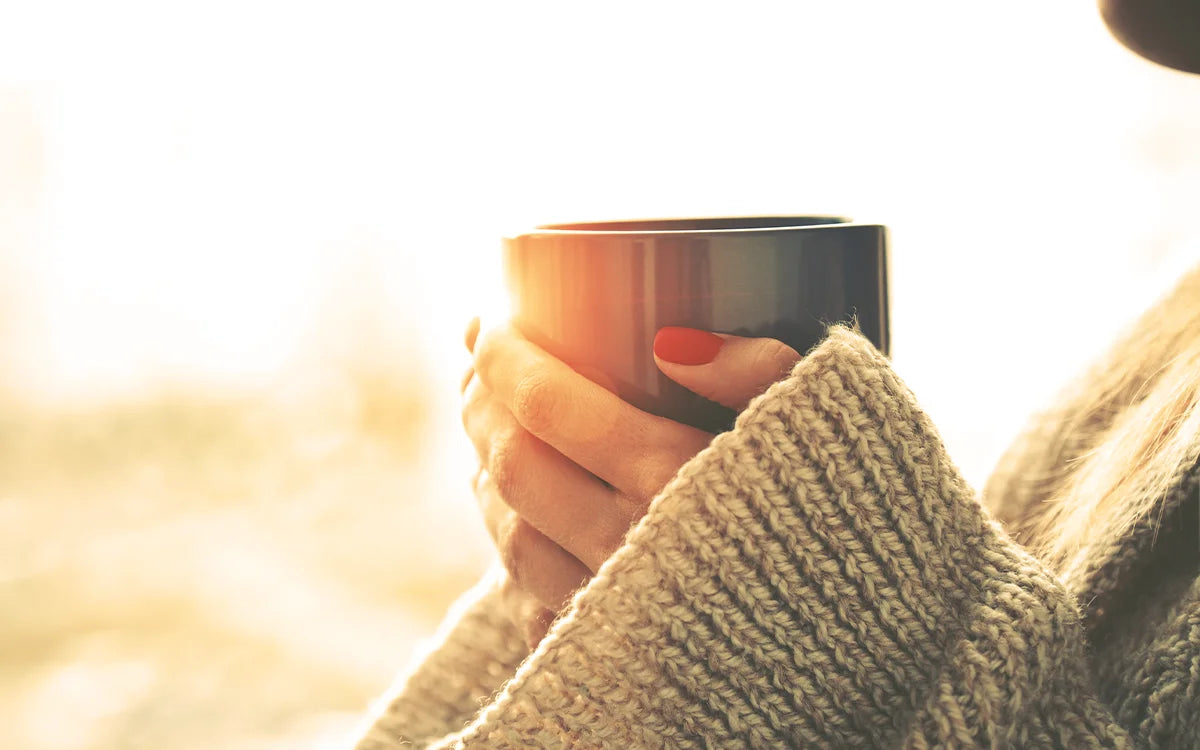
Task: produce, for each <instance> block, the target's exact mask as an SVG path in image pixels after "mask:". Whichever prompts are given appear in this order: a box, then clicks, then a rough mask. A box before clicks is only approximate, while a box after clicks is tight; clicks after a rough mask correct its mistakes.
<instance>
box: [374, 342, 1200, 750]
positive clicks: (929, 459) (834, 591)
mask: <svg viewBox="0 0 1200 750" xmlns="http://www.w3.org/2000/svg"><path fill="white" fill-rule="evenodd" d="M1035 433H1036V431H1035ZM1029 439H1030V440H1034V439H1036V437H1031V438H1029ZM1198 439H1200V436H1198ZM1036 453H1037V450H1036V446H1033V447H1030V446H1029V445H1024V446H1021V449H1020V450H1017V451H1014V452H1013V455H1017V456H1019V455H1032V454H1036ZM1005 472H1006V473H1005V474H1003V475H1001V476H999V477H998V478H996V479H994V480H993V483H992V486H991V487H989V496H994V497H995V499H994V502H995V503H996V504H997V505H1000V506H1005V505H1009V504H1020V503H1022V502H1027V501H1028V498H1026V497H1021V496H1020V492H1021V490H1020V482H1018V481H1013V480H1014V478H1017V479H1019V477H1020V472H1021V462H1020V461H1019V460H1016V459H1014V460H1010V461H1009V462H1008V465H1007V466H1006V468H1005ZM1196 474H1197V472H1196V471H1195V470H1194V469H1192V468H1190V467H1189V468H1188V469H1187V470H1186V471H1181V473H1180V476H1179V482H1178V487H1177V489H1176V491H1175V492H1173V493H1172V494H1171V495H1170V496H1168V497H1166V498H1164V499H1163V500H1162V505H1161V513H1158V514H1156V516H1155V518H1154V519H1153V523H1152V522H1150V521H1147V523H1145V524H1142V525H1141V526H1138V527H1136V528H1134V529H1132V530H1127V531H1125V532H1123V533H1122V534H1121V535H1119V536H1113V537H1112V538H1110V539H1107V540H1106V541H1105V543H1104V544H1100V545H1097V547H1096V553H1095V559H1094V564H1092V565H1089V566H1085V570H1084V572H1082V573H1080V574H1079V577H1078V578H1077V579H1075V580H1060V579H1059V578H1057V577H1056V576H1055V575H1052V574H1051V573H1050V572H1048V570H1047V569H1046V568H1045V567H1044V566H1043V565H1042V564H1041V563H1040V562H1039V561H1038V560H1037V559H1035V558H1034V557H1033V556H1031V554H1029V553H1028V552H1026V551H1025V550H1024V549H1023V548H1022V547H1021V546H1020V545H1018V544H1017V543H1015V542H1014V541H1013V540H1012V539H1011V538H1010V537H1009V536H1008V535H1007V534H1006V532H1005V531H1004V530H1003V528H1002V527H1001V526H1000V524H999V523H998V522H997V521H995V520H993V519H992V517H991V515H990V514H989V512H988V511H987V510H985V508H984V506H983V505H982V504H981V502H980V500H979V499H978V497H977V495H976V493H975V492H973V491H972V489H971V488H970V487H968V486H967V483H966V482H965V481H964V480H963V479H962V477H961V476H960V474H959V472H958V470H957V469H956V468H955V466H954V464H952V463H951V462H950V460H949V459H948V458H947V456H946V453H945V450H944V449H943V446H942V442H941V440H940V438H939V437H938V435H937V433H936V432H935V430H934V428H933V425H932V424H931V423H930V421H929V419H928V418H927V417H926V416H925V415H924V414H923V413H922V412H921V410H920V409H919V408H918V406H917V403H916V401H915V400H914V398H913V396H912V394H911V393H910V392H909V390H908V389H907V387H905V385H904V384H903V383H902V382H901V381H900V380H899V378H898V377H897V376H896V374H895V373H894V372H893V370H892V369H891V367H890V365H889V363H888V361H887V360H886V359H884V358H883V357H882V356H881V355H880V354H879V353H878V352H877V351H876V350H875V349H874V348H873V347H872V346H871V345H870V344H869V343H868V342H867V341H866V340H864V339H863V338H861V337H860V336H858V335H857V334H854V333H852V332H850V331H848V330H845V329H834V330H833V331H832V332H831V334H830V335H829V337H828V338H827V340H826V341H825V342H824V343H823V344H821V345H820V346H819V347H817V348H816V349H814V350H813V351H812V352H810V353H809V354H808V355H807V356H806V357H805V358H804V359H803V360H802V361H801V362H800V363H799V364H798V365H797V366H796V368H795V370H794V371H793V373H792V374H791V376H790V377H789V378H787V379H786V380H784V381H782V382H780V383H777V384H775V385H774V386H773V387H771V389H770V390H768V391H767V393H765V394H764V395H763V396H761V397H760V398H758V399H757V400H756V401H755V402H754V403H753V404H751V406H750V407H749V408H748V409H747V410H746V411H745V412H744V413H743V414H742V415H741V416H740V417H739V418H738V421H737V425H736V427H735V429H734V430H732V431H731V432H727V433H725V434H722V435H720V436H718V437H717V438H716V439H715V440H714V441H713V442H712V444H711V445H710V447H708V448H707V449H705V450H704V451H703V452H701V453H700V454H699V455H697V456H696V457H695V458H694V459H693V460H691V461H690V462H689V463H688V464H686V465H685V466H684V467H683V468H682V469H681V470H680V471H679V473H678V474H677V475H676V477H675V478H674V479H673V480H672V481H671V482H670V483H669V484H668V485H667V486H666V488H665V489H663V491H662V492H661V494H660V495H659V496H658V497H657V498H656V500H655V501H654V503H653V504H652V505H651V506H650V508H649V511H648V512H647V514H646V516H645V517H644V518H643V519H642V520H641V521H640V522H639V523H638V524H637V525H636V526H635V527H634V528H633V529H631V531H630V533H629V535H628V536H627V538H626V543H625V544H624V546H623V547H621V549H620V550H618V551H617V552H616V553H615V554H614V555H613V556H612V557H611V558H610V559H609V561H608V562H607V563H606V564H605V565H604V566H603V567H602V568H601V570H600V571H599V572H598V573H597V574H596V576H595V577H594V578H593V579H592V581H591V582H590V584H589V585H588V586H587V587H586V588H584V589H583V590H582V591H580V592H579V593H578V594H577V595H576V596H575V597H574V599H573V601H572V603H571V604H570V606H569V608H568V609H567V610H566V611H565V612H564V614H563V615H562V616H561V617H560V618H559V619H558V620H557V622H556V623H555V624H554V626H553V627H552V629H551V631H550V634H549V635H548V636H547V637H546V638H545V639H544V640H543V641H542V642H541V643H540V645H539V646H538V647H537V648H536V650H535V651H534V652H533V653H527V650H526V649H525V647H524V646H523V645H522V638H521V634H520V633H519V632H518V631H517V630H516V629H515V628H514V627H513V626H512V625H510V624H509V623H508V622H507V621H506V619H505V618H504V617H503V615H501V614H500V613H499V611H498V609H497V608H496V606H495V601H496V598H497V596H498V594H497V589H496V584H495V581H494V580H493V579H490V578H489V579H485V580H484V581H482V582H481V583H480V584H479V586H477V587H476V588H475V589H474V590H472V591H471V592H469V593H468V594H467V595H466V596H465V597H464V598H463V599H462V600H460V602H459V604H458V605H457V606H456V607H455V609H454V610H453V611H452V613H451V614H450V615H449V617H448V618H447V620H446V622H445V623H444V624H443V626H442V628H441V630H440V631H439V633H438V635H437V636H436V638H435V642H434V643H433V645H432V649H431V651H430V652H429V653H428V655H427V656H426V657H425V658H424V659H423V660H421V661H420V662H419V663H418V664H417V665H416V667H415V668H414V669H413V670H412V671H411V672H409V673H408V674H406V675H405V676H404V677H403V678H402V679H401V680H399V681H398V682H397V686H396V688H394V690H393V691H392V693H390V694H389V695H388V696H386V698H385V699H384V700H382V701H380V703H379V704H378V707H377V710H376V712H375V713H374V714H373V715H372V716H371V717H370V721H369V724H368V728H367V729H366V731H365V733H364V734H363V736H362V737H361V738H360V739H359V744H358V748H359V750H384V749H385V748H395V747H409V746H419V747H469V748H537V747H588V748H621V749H622V750H625V749H628V748H642V747H681V748H698V747H708V748H712V747H721V748H726V747H731V748H741V747H761V748H778V747H795V746H803V747H819V748H825V747H909V748H926V747H933V746H939V747H941V746H948V747H974V746H987V747H1012V748H1035V747H1036V748H1041V747H1047V748H1087V747H1142V746H1146V747H1200V693H1198V691H1200V580H1198V578H1197V571H1198V566H1197V557H1198V553H1200V540H1198V539H1197V524H1198V519H1197V511H1196V503H1197V494H1198V492H1197V487H1196V482H1197V478H1196ZM1159 522H1161V525H1158V524H1159ZM1156 530H1157V532H1156ZM1148 570H1149V571H1151V574H1147V571H1148ZM1098 602H1099V603H1102V604H1103V606H1101V604H1097V603H1098ZM1106 608H1107V609H1106Z"/></svg>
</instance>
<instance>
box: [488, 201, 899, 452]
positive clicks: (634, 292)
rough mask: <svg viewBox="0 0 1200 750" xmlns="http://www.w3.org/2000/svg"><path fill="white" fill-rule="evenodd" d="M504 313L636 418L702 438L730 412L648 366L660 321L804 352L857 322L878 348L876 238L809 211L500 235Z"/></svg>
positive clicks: (864, 228)
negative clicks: (647, 415)
mask: <svg viewBox="0 0 1200 750" xmlns="http://www.w3.org/2000/svg"><path fill="white" fill-rule="evenodd" d="M504 268H505V277H506V282H507V285H508V290H509V294H510V296H511V301H512V310H513V316H514V319H515V321H516V324H517V326H518V327H519V328H520V329H521V331H522V332H523V333H525V335H526V336H528V337H529V338H530V339H531V340H532V341H534V342H535V343H537V344H538V345H540V346H541V347H543V348H544V349H546V350H547V351H549V352H550V353H551V354H553V355H555V356H556V357H558V358H560V359H562V360H563V361H565V362H567V363H568V364H570V365H571V366H573V367H575V368H576V369H577V370H580V371H581V372H584V373H585V374H588V375H589V377H593V378H594V379H597V380H598V381H601V382H604V384H605V385H607V386H608V387H609V388H611V389H613V390H614V391H615V392H616V393H617V394H618V395H620V396H621V397H622V398H624V399H625V400H626V401H629V402H630V403H632V404H634V405H635V406H637V407H638V408H640V409H643V410H645V411H648V412H651V413H653V414H658V415H660V416H664V417H669V418H671V419H674V420H677V421H680V422H685V423H687V424H691V425H694V426H696V427H699V428H701V429H705V430H709V431H713V432H716V431H721V430H725V429H728V428H729V427H730V426H732V424H733V418H734V414H733V412H732V411H730V410H729V409H726V408H725V407H722V406H719V405H717V404H714V403H712V402H710V401H707V400H706V399H703V398H701V397H699V396H697V395H695V394H693V393H691V392H690V391H688V390H686V389H685V388H683V387H682V386H680V385H678V384H676V383H675V382H674V381H671V380H669V379H668V378H667V377H666V376H664V375H663V374H662V373H660V372H659V370H658V368H657V367H656V366H655V364H654V356H653V352H652V346H653V342H654V335H655V333H657V331H658V330H659V329H660V328H663V327H664V326H687V327H690V328H702V329H705V330H711V331H717V332H721V333H731V334H736V335H738V336H770V337H772V338H777V339H780V340H782V341H784V342H786V343H787V344H789V345H790V346H792V347H793V348H795V349H796V350H797V351H799V352H801V353H804V352H806V351H808V349H810V348H811V347H812V346H813V345H814V344H816V343H818V342H819V341H820V340H821V338H822V337H823V336H824V331H825V327H826V326H827V325H828V324H829V323H832V322H836V321H850V320H857V322H858V326H859V328H860V330H861V331H862V332H863V334H864V335H865V336H866V337H867V338H868V339H870V340H871V341H872V342H873V343H874V344H875V346H876V347H878V348H879V349H880V351H882V352H883V353H884V354H887V353H888V345H889V342H888V283H887V268H888V249H887V229H886V228H885V227H883V226H881V225H877V224H852V223H849V222H848V221H847V220H845V219H840V218H836V217H818V216H768V217H743V218H713V219H652V220H644V221H613V222H592V223H580V224H558V225H547V226H543V227H539V228H537V229H535V230H533V231H531V232H528V233H525V234H520V235H516V236H512V237H506V238H505V239H504Z"/></svg>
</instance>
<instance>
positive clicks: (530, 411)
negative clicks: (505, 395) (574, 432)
mask: <svg viewBox="0 0 1200 750" xmlns="http://www.w3.org/2000/svg"><path fill="white" fill-rule="evenodd" d="M562 407H563V400H562V397H561V395H560V394H559V393H558V390H557V388H556V384H555V382H554V379H553V378H552V377H550V375H549V374H548V373H546V372H545V371H543V370H541V369H534V370H533V371H532V372H529V373H527V374H526V375H525V376H524V377H522V378H521V379H520V380H519V381H518V382H517V386H516V388H514V389H513V404H512V409H513V416H515V417H516V418H517V421H518V422H520V423H521V424H522V425H524V426H525V428H526V429H527V430H529V431H530V432H532V433H533V434H535V435H545V434H548V433H549V432H550V431H551V430H553V428H554V426H555V425H556V424H557V423H558V420H559V418H560V413H561V411H562Z"/></svg>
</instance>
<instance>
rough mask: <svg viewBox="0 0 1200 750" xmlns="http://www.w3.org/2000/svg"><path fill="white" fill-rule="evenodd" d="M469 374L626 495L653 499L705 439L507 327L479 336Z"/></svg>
mask: <svg viewBox="0 0 1200 750" xmlns="http://www.w3.org/2000/svg"><path fill="white" fill-rule="evenodd" d="M475 372H476V374H477V375H478V376H479V378H480V379H481V380H482V381H483V382H484V384H485V385H487V387H488V388H490V389H491V390H492V392H493V393H494V394H495V396H496V397H497V398H498V399H500V401H501V402H503V403H504V404H505V406H507V407H508V409H509V411H511V412H512V414H513V416H514V417H515V418H516V420H517V421H518V422H519V423H520V424H521V426H522V427H524V428H525V429H526V430H528V431H529V432H530V433H532V434H533V435H534V436H536V437H537V438H539V439H541V440H543V441H544V442H546V443H548V444H549V445H551V446H553V447H554V448H556V449H557V450H558V451H560V452H561V453H563V454H564V455H566V456H567V457H568V458H570V459H571V460H572V461H574V462H576V463H578V464H579V465H580V466H582V467H583V468H585V469H587V470H588V471H590V472H592V473H593V474H595V475H596V476H598V477H600V478H601V479H603V480H604V481H606V482H608V483H609V484H611V485H613V486H614V487H616V488H617V489H618V490H620V491H621V492H623V493H625V494H627V495H630V496H632V497H636V498H643V499H645V498H649V497H653V496H654V494H656V493H657V492H658V490H660V489H661V488H662V487H663V485H664V484H666V482H667V481H668V480H669V479H670V478H671V476H673V475H674V473H675V470H676V469H677V468H678V467H679V465H680V464H682V463H684V462H685V461H686V460H687V459H688V458H690V457H691V456H693V455H695V453H696V452H697V451H698V450H700V449H701V448H702V447H704V446H705V445H707V444H708V441H709V440H710V439H711V436H710V435H708V434H707V433H704V432H702V431H700V430H697V429H694V428H691V427H685V426H683V425H680V424H679V423H677V422H672V421H671V420H669V419H663V418H661V417H656V416H653V415H651V414H647V413H646V412H643V411H641V410H639V409H637V408H635V407H633V406H631V405H629V404H627V403H625V402H624V401H622V400H621V399H620V398H619V397H617V396H616V395H614V394H613V393H610V392H609V391H607V390H605V389H604V388H603V387H601V386H600V385H597V384H596V383H594V382H592V381H590V380H588V379H587V378H585V377H583V376H582V375H580V374H579V373H577V372H575V371H574V370H572V369H571V368H570V367H568V366H567V365H565V364H563V363H562V362H560V361H559V360H557V359H555V358H554V357H551V356H550V355H549V354H547V353H546V352H545V351H543V350H542V349H541V348H540V347H538V346H536V345H535V344H533V343H532V342H530V341H528V340H526V339H525V338H524V337H523V336H521V334H520V333H519V332H518V331H517V330H516V329H515V328H513V327H512V326H511V325H510V326H504V327H500V328H493V329H490V330H488V331H486V332H485V333H483V334H482V335H481V336H480V338H479V341H478V342H477V343H476V347H475Z"/></svg>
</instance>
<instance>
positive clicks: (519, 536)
mask: <svg viewBox="0 0 1200 750" xmlns="http://www.w3.org/2000/svg"><path fill="white" fill-rule="evenodd" d="M538 541H539V535H538V533H537V531H536V530H534V528H533V527H532V526H530V525H529V523H528V522H526V521H525V520H524V519H522V518H521V517H520V516H516V515H514V516H513V517H512V519H511V521H510V522H509V523H507V524H506V525H505V528H504V529H503V531H502V532H501V534H500V539H499V540H498V543H497V551H498V552H499V553H500V563H501V564H502V565H503V566H504V569H505V570H507V571H508V575H509V576H510V577H511V578H512V579H513V581H514V582H515V583H516V585H517V586H519V587H521V588H524V587H525V582H526V581H527V579H528V577H529V572H530V561H531V560H532V559H533V557H534V555H535V553H536V547H537V543H538Z"/></svg>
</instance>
